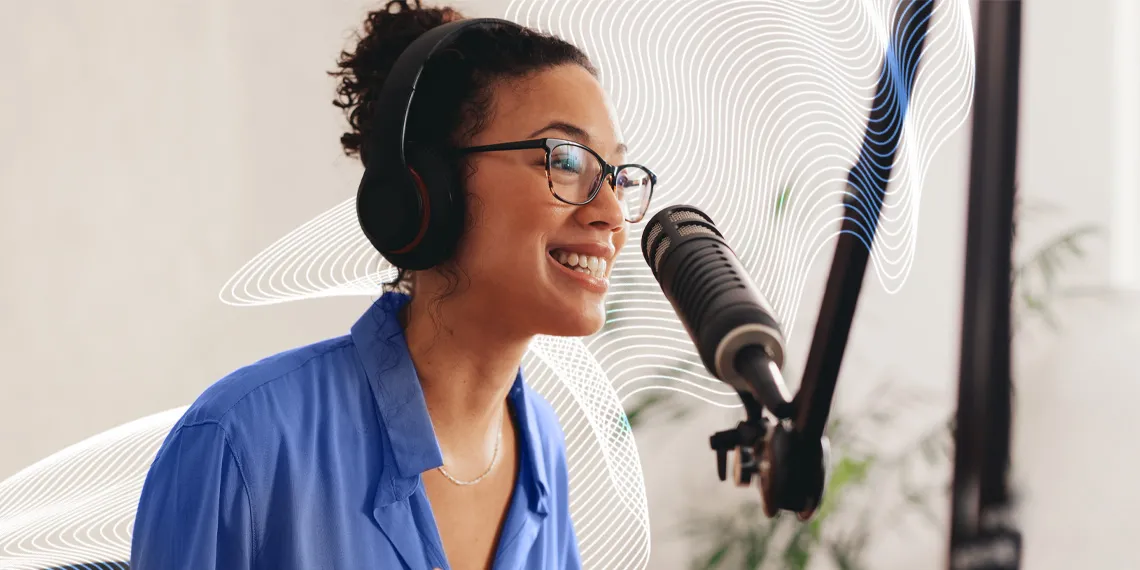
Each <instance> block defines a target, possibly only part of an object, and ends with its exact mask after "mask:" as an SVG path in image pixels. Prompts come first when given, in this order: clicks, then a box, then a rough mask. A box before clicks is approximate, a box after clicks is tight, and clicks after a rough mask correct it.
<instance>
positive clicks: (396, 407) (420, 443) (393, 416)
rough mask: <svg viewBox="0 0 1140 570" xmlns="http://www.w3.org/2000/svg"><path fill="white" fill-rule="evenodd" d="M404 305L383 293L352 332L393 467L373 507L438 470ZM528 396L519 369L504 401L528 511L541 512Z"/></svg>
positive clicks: (539, 457)
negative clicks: (528, 487) (517, 441)
mask: <svg viewBox="0 0 1140 570" xmlns="http://www.w3.org/2000/svg"><path fill="white" fill-rule="evenodd" d="M409 300H410V297H408V296H407V295H405V294H403V293H397V292H388V293H385V294H384V295H382V296H381V297H380V298H379V299H377V300H376V302H375V303H373V304H372V306H371V307H369V309H368V311H366V312H365V313H364V315H362V316H361V317H360V319H359V320H357V322H356V324H355V325H353V327H352V340H353V343H354V344H355V345H356V348H357V354H358V355H359V356H360V360H361V363H362V364H363V365H364V371H365V374H366V375H367V377H368V383H369V385H371V387H372V394H373V396H374V398H375V400H376V408H377V411H378V412H379V414H380V418H381V421H382V423H383V428H384V430H385V431H386V432H387V434H388V441H389V442H390V446H391V450H392V455H391V458H392V460H393V461H394V463H395V465H394V466H395V471H396V474H395V475H390V474H388V475H385V476H384V479H385V480H386V481H382V482H381V484H380V486H379V488H380V490H381V496H378V497H377V502H378V503H389V502H394V501H397V500H402V499H405V498H407V496H408V495H410V494H411V493H412V492H413V491H414V489H415V483H416V482H417V481H418V477H419V475H420V474H421V473H423V472H424V471H427V470H429V469H435V468H436V467H439V466H440V465H443V454H442V452H441V451H440V449H439V442H438V441H437V440H436V437H435V429H434V428H433V427H432V424H431V416H429V415H428V411H427V402H426V401H425V400H424V393H423V388H422V387H421V386H420V380H419V376H418V375H417V374H416V368H415V365H414V364H413V363H412V358H411V355H410V354H409V353H408V345H407V340H406V339H405V337H404V330H403V327H401V326H400V321H399V318H398V314H399V311H400V309H401V308H403V306H404V305H405V304H407V302H408V301H409ZM531 395H532V394H531V393H530V392H529V390H528V389H527V388H526V385H525V383H524V381H523V375H522V369H521V367H520V369H519V371H518V373H517V375H516V376H515V381H514V384H513V385H512V386H511V390H510V392H509V396H508V398H509V399H510V401H511V404H513V407H514V410H515V413H516V415H517V417H518V425H519V427H521V428H522V429H523V432H524V433H523V434H522V435H523V437H522V443H523V445H522V446H520V449H519V451H520V452H522V453H523V454H524V457H522V458H521V459H522V460H523V461H524V462H526V465H527V467H528V469H529V471H530V473H531V474H532V478H531V480H532V481H533V482H534V487H535V488H534V489H533V490H534V493H533V494H532V497H533V501H532V503H531V505H530V506H531V508H532V509H534V510H535V511H537V512H546V510H547V507H548V504H547V503H548V498H549V483H548V481H547V477H546V455H545V453H544V451H543V444H542V440H541V433H542V432H541V431H539V427H538V420H537V418H536V417H535V408H534V405H533V404H532V403H531V401H530V396H531ZM385 471H386V472H388V470H385ZM396 479H399V480H400V481H396ZM385 482H388V484H385Z"/></svg>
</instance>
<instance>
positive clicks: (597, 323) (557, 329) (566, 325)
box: [542, 306, 606, 337]
mask: <svg viewBox="0 0 1140 570" xmlns="http://www.w3.org/2000/svg"><path fill="white" fill-rule="evenodd" d="M558 314H559V315H560V316H559V318H556V319H550V320H549V322H548V324H549V325H550V326H549V327H547V328H548V331H547V332H544V333H542V334H547V335H550V336H570V337H573V336H590V335H592V334H594V333H596V332H598V331H600V330H601V329H602V327H603V326H605V324H606V311H605V307H604V306H603V307H597V308H590V309H588V310H582V311H558Z"/></svg>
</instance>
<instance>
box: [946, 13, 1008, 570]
mask: <svg viewBox="0 0 1140 570" xmlns="http://www.w3.org/2000/svg"><path fill="white" fill-rule="evenodd" d="M978 8H979V10H978V36H977V39H978V44H977V46H978V58H977V65H978V68H977V86H976V90H975V92H974V117H973V133H972V141H971V146H970V197H969V210H968V221H967V232H966V280H965V288H964V291H963V300H962V346H961V351H962V354H961V368H960V371H959V388H958V412H957V416H956V418H955V442H956V446H955V452H954V485H953V495H952V499H951V516H950V525H951V526H950V549H949V568H950V569H951V570H967V569H969V570H1016V569H1017V568H1019V567H1020V559H1021V535H1020V533H1019V532H1018V531H1017V528H1016V525H1015V522H1014V518H1013V516H1012V501H1011V497H1010V489H1009V481H1008V479H1009V475H1008V474H1009V462H1010V457H1009V456H1010V431H1011V429H1010V425H1011V423H1012V422H1011V415H1012V409H1011V408H1012V406H1011V392H1012V386H1011V371H1010V369H1011V365H1010V334H1011V333H1010V304H1011V301H1012V293H1013V288H1012V282H1011V281H1012V280H1011V275H1012V270H1013V268H1012V259H1011V250H1012V247H1013V233H1014V198H1015V189H1016V185H1015V177H1016V167H1017V123H1018V95H1019V77H1018V75H1019V71H1020V57H1021V2H1020V0H981V2H980V4H979V6H978Z"/></svg>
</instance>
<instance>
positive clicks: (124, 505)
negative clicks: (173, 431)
mask: <svg viewBox="0 0 1140 570" xmlns="http://www.w3.org/2000/svg"><path fill="white" fill-rule="evenodd" d="M185 412H186V407H182V408H176V409H173V410H168V411H165V412H162V413H159V414H154V415H152V416H147V417H145V418H141V419H138V420H135V421H133V422H130V423H127V424H123V425H121V426H119V427H116V428H114V429H111V430H108V431H105V432H103V433H101V434H99V435H96V436H94V437H91V438H88V439H86V440H84V441H82V442H80V443H77V444H75V445H72V446H71V447H68V448H66V449H64V450H63V451H60V452H57V453H55V454H53V455H51V456H50V457H48V458H46V459H44V460H42V461H39V462H38V463H36V464H34V465H32V466H31V467H27V468H25V469H23V470H22V471H20V472H19V473H16V474H15V475H13V476H12V477H9V478H8V479H6V480H4V481H3V482H0V570H45V569H49V568H61V569H62V568H65V567H66V568H71V569H74V570H96V569H110V568H117V567H120V564H121V567H122V568H126V565H125V561H126V560H129V559H130V552H131V531H132V529H133V527H134V520H135V509H136V508H137V507H138V502H139V494H140V493H142V485H143V481H144V480H145V478H146V473H147V471H148V470H149V469H150V464H151V462H152V461H153V460H154V455H155V453H158V448H159V446H161V445H162V442H163V440H165V439H166V435H167V434H168V433H169V432H170V428H171V427H173V426H174V423H175V422H177V421H178V418H180V417H181V416H182V414H183V413H185ZM118 561H124V562H122V563H120V562H118Z"/></svg>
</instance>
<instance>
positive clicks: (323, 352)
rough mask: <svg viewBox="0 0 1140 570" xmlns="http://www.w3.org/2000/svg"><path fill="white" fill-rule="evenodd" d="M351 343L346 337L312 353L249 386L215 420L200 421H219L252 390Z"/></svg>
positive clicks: (254, 390) (252, 391)
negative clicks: (280, 371)
mask: <svg viewBox="0 0 1140 570" xmlns="http://www.w3.org/2000/svg"><path fill="white" fill-rule="evenodd" d="M351 343H352V339H351V338H346V339H344V340H342V341H340V342H338V343H336V344H335V345H333V346H330V347H328V348H326V349H325V350H322V351H321V352H318V353H317V354H314V355H312V356H310V357H309V358H306V359H305V360H303V361H301V362H299V363H297V365H296V366H294V367H292V368H290V369H288V370H286V371H284V372H282V373H280V374H276V375H274V376H271V377H269V378H266V379H265V380H264V381H262V382H261V383H260V384H258V385H257V386H254V387H253V388H250V389H249V391H247V392H246V393H245V394H242V395H241V397H240V398H238V399H237V400H234V403H233V404H230V407H228V408H226V410H225V411H224V412H222V413H221V414H218V418H217V420H202V421H220V420H221V419H223V418H225V417H226V415H228V414H229V413H230V411H231V410H233V409H234V408H236V407H237V405H238V404H240V403H241V401H242V400H244V399H246V398H248V397H249V396H250V394H253V393H254V392H256V391H258V390H260V389H261V388H263V387H264V386H265V385H266V384H269V383H270V382H273V381H275V380H280V379H282V378H284V377H285V376H287V375H289V374H292V373H293V372H296V371H297V369H298V368H301V367H302V366H304V365H306V364H308V363H310V362H312V361H313V360H314V359H316V358H320V357H322V356H324V355H326V354H328V353H330V352H332V351H334V350H338V349H341V348H344V347H345V346H347V345H349V344H351Z"/></svg>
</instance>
